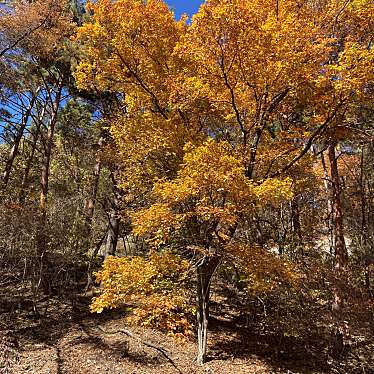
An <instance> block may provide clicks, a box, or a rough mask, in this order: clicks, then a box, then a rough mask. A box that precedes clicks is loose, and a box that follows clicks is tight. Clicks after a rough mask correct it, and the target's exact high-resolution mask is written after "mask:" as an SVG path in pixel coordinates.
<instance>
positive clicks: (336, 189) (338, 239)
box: [328, 143, 348, 269]
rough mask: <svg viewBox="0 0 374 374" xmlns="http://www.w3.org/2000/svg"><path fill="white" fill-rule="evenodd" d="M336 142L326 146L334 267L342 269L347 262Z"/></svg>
mask: <svg viewBox="0 0 374 374" xmlns="http://www.w3.org/2000/svg"><path fill="white" fill-rule="evenodd" d="M335 146H336V143H331V144H330V145H329V147H328V156H329V163H330V176H331V196H332V199H331V200H332V213H333V226H334V234H335V235H334V236H335V268H336V269H343V268H344V267H345V266H346V265H347V262H348V252H347V247H346V245H345V239H344V225H343V211H342V203H341V187H340V179H339V171H338V164H337V161H336V155H335Z"/></svg>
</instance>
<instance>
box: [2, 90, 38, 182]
mask: <svg viewBox="0 0 374 374" xmlns="http://www.w3.org/2000/svg"><path fill="white" fill-rule="evenodd" d="M39 90H40V88H38V89H37V90H36V92H35V94H32V98H31V100H30V103H29V106H28V107H27V109H26V111H25V113H24V115H23V116H22V120H21V125H20V127H19V129H18V131H17V133H16V136H15V138H14V142H13V146H12V148H11V150H10V152H9V155H8V159H7V162H6V164H5V169H4V172H3V188H4V189H6V188H7V186H8V182H9V178H10V173H11V171H12V166H13V162H14V159H15V158H16V156H17V154H18V148H19V145H20V142H21V139H22V136H23V133H24V131H25V128H26V126H27V123H28V121H29V118H30V115H31V111H32V109H33V107H34V105H35V102H36V97H37V95H38V93H39Z"/></svg>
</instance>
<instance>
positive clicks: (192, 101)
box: [75, 0, 372, 363]
mask: <svg viewBox="0 0 374 374" xmlns="http://www.w3.org/2000/svg"><path fill="white" fill-rule="evenodd" d="M346 7H347V6H346V5H345V6H344V4H340V2H339V4H335V3H334V4H333V3H332V2H320V3H315V2H309V1H305V2H301V3H300V2H299V3H295V2H294V1H285V2H282V3H278V2H277V3H274V2H273V1H265V2H264V1H256V0H253V1H244V0H243V1H236V2H232V1H229V0H227V1H226V0H220V1H218V0H212V1H208V2H206V3H204V4H203V5H202V7H201V8H200V11H199V12H198V13H197V14H196V15H195V16H194V17H193V19H192V23H191V25H190V26H188V25H187V24H186V23H185V19H182V20H181V21H175V20H174V18H173V14H172V13H171V12H170V11H169V9H168V8H167V6H166V5H165V4H163V3H162V2H161V1H156V0H150V1H147V2H143V1H128V0H121V1H116V2H111V1H106V0H102V1H98V2H97V3H96V4H95V5H93V6H92V8H91V10H92V11H93V18H92V21H91V22H87V23H86V24H84V25H83V26H82V27H81V28H79V30H78V36H77V41H78V43H79V44H80V46H81V48H82V50H83V53H84V55H83V58H82V61H81V62H80V64H79V66H78V68H77V70H76V72H75V77H76V79H77V84H78V87H80V88H81V89H87V88H88V89H96V90H99V91H100V90H101V91H109V92H112V93H115V94H116V95H117V97H118V98H119V100H120V101H121V103H122V108H121V109H120V110H118V111H116V112H115V113H113V117H112V121H111V133H112V136H113V138H114V140H115V142H116V146H117V149H118V154H119V157H120V160H121V171H122V183H121V187H122V189H123V191H124V195H125V201H126V202H127V204H128V209H129V210H135V213H134V214H133V225H134V232H135V233H137V234H138V235H143V236H145V237H148V238H150V239H151V242H152V245H153V246H155V247H157V248H159V247H162V246H164V245H167V244H168V243H178V245H177V247H178V248H183V252H184V253H185V255H186V254H187V256H188V257H191V258H195V259H196V258H197V260H196V263H195V267H196V270H197V290H196V291H197V299H198V303H197V306H198V307H197V315H198V348H199V349H198V361H199V363H202V362H204V360H205V359H206V352H207V347H206V344H207V343H206V342H207V323H208V317H209V306H208V305H209V289H210V283H211V279H212V276H213V274H214V272H215V270H216V269H217V267H218V266H219V264H220V262H221V261H222V259H223V258H231V259H232V260H233V261H238V259H239V258H240V257H244V258H246V257H247V258H250V256H251V255H252V253H253V251H251V248H253V244H254V243H253V242H254V240H253V238H249V239H248V237H247V236H246V235H245V232H246V231H247V230H248V223H249V222H251V221H252V220H253V216H254V215H255V212H256V210H260V209H262V208H263V207H265V206H268V205H272V204H273V205H277V204H278V203H279V202H280V201H282V200H283V201H286V200H289V199H291V198H292V197H293V189H294V188H295V185H297V184H298V180H297V179H298V175H297V174H296V173H295V170H297V167H299V165H300V163H301V161H303V159H305V158H307V157H309V156H308V152H309V151H310V149H311V147H312V146H313V144H315V142H316V141H317V140H318V139H321V138H322V136H323V135H324V134H325V133H326V131H327V129H330V133H333V132H334V130H331V128H332V129H333V128H334V127H335V126H336V124H337V121H338V120H339V119H340V118H342V116H344V115H345V113H346V111H347V107H349V105H352V103H353V97H354V99H355V100H356V99H357V98H358V97H359V96H360V95H362V93H363V92H365V90H367V88H365V85H367V84H368V81H370V79H371V78H370V77H368V76H367V75H366V74H365V73H364V70H365V68H364V67H365V66H366V65H365V63H366V62H369V61H371V59H372V50H371V49H370V48H369V49H368V50H366V51H365V50H364V48H358V49H357V45H356V44H355V43H353V44H349V46H347V49H345V52H344V53H343V54H342V57H341V58H339V62H338V63H337V64H334V63H331V64H328V61H329V59H331V56H332V54H333V53H335V49H334V48H332V46H338V47H337V48H340V46H341V40H340V39H339V36H340V34H339V33H333V34H331V29H333V30H334V27H335V25H336V21H337V20H338V19H339V18H340V17H342V14H343V15H344V17H346V18H347V19H349V20H357V19H361V18H360V17H361V16H363V17H364V18H365V22H363V26H362V27H361V28H360V33H359V35H366V34H365V33H366V31H365V30H367V28H368V27H370V26H369V25H370V22H369V18H370V17H369V18H368V17H367V15H366V13H365V9H366V8H367V7H369V8H370V4H369V2H365V1H364V2H363V3H361V2H360V3H354V4H352V5H350V6H349V7H348V8H347V9H348V10H347V12H346V11H345V9H346ZM355 17H356V18H355ZM344 19H345V18H344ZM334 22H335V23H334ZM354 22H356V21H354ZM326 25H327V26H326ZM355 25H357V24H356V23H355ZM355 27H356V26H355ZM355 27H354V26H353V23H352V27H351V29H349V31H348V34H349V35H350V33H351V32H352V33H353V32H356V28H355ZM353 30H355V31H353ZM334 43H335V44H334ZM358 51H359V52H358ZM352 90H355V91H354V94H352ZM356 93H357V95H356ZM331 154H332V153H331ZM291 175H292V176H293V178H294V181H292V179H291V178H290V176H291ZM334 196H338V194H335V195H334ZM143 207H145V208H144V209H142V208H143ZM295 219H296V218H295V215H294V220H295ZM296 226H297V225H296ZM262 245H264V243H263V242H262ZM238 248H241V249H243V248H246V249H247V250H246V251H239V252H240V256H237V255H235V253H237V249H238ZM268 255H269V254H268V253H266V251H264V252H263V256H268ZM279 267H280V268H281V267H282V266H281V264H279ZM284 274H288V273H287V271H285V272H284ZM285 278H287V276H285Z"/></svg>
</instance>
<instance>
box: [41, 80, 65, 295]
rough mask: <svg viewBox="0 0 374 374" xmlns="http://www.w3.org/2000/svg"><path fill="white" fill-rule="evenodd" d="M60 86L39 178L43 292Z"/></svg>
mask: <svg viewBox="0 0 374 374" xmlns="http://www.w3.org/2000/svg"><path fill="white" fill-rule="evenodd" d="M61 93H62V86H59V87H58V89H57V92H56V96H55V98H54V100H53V102H52V108H51V117H50V121H49V127H48V132H47V138H46V140H45V144H44V155H43V159H42V170H41V178H40V189H41V191H40V202H39V208H40V217H39V230H38V237H37V250H38V253H37V256H38V259H39V261H40V278H39V284H40V286H41V288H42V289H43V291H44V292H46V293H48V292H49V286H50V284H49V275H48V274H47V273H46V270H48V269H46V268H48V258H47V251H48V244H47V243H48V240H47V239H48V233H47V199H48V187H49V170H50V163H51V156H52V148H53V141H54V135H55V130H56V124H57V114H58V110H59V106H60V101H61Z"/></svg>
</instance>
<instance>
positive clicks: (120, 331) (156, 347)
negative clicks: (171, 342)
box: [98, 325, 182, 374]
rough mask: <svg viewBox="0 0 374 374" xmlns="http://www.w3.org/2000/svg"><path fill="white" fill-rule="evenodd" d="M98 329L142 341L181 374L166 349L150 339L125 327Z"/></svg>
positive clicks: (109, 333) (100, 327) (99, 327)
mask: <svg viewBox="0 0 374 374" xmlns="http://www.w3.org/2000/svg"><path fill="white" fill-rule="evenodd" d="M98 329H99V330H101V331H102V332H103V333H105V334H108V335H115V334H125V335H127V336H129V337H130V338H133V339H134V340H137V341H138V342H139V343H142V344H143V345H145V346H146V347H149V348H153V349H155V350H156V351H158V352H160V353H161V354H162V355H163V356H164V357H165V358H166V359H167V360H168V361H169V362H170V363H171V364H172V365H173V366H174V367H175V369H177V370H178V373H180V374H182V371H181V370H180V369H179V368H178V366H177V365H176V364H175V362H174V361H173V360H172V359H171V358H170V357H169V355H168V354H167V350H166V349H165V348H163V347H160V346H158V345H156V344H153V343H151V342H150V341H147V340H143V339H141V338H140V337H139V336H137V335H135V334H134V333H132V332H131V331H130V330H127V329H119V330H116V331H106V330H105V329H104V328H103V327H102V326H100V325H99V326H98Z"/></svg>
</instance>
